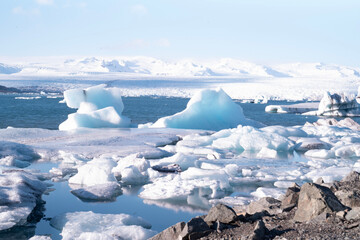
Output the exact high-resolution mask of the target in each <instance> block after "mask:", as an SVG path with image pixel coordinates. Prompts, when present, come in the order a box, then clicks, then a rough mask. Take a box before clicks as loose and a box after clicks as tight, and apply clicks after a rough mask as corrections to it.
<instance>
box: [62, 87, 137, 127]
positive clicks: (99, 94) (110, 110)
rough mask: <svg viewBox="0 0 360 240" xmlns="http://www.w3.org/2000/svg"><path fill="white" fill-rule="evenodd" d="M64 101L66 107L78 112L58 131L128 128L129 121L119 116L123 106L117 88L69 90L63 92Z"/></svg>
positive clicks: (71, 115) (70, 115) (69, 117)
mask: <svg viewBox="0 0 360 240" xmlns="http://www.w3.org/2000/svg"><path fill="white" fill-rule="evenodd" d="M64 99H65V102H66V104H67V105H68V107H70V108H77V109H78V110H77V112H76V113H72V114H69V116H68V119H67V120H66V121H65V122H63V123H61V124H60V125H59V129H60V130H70V129H76V128H79V127H88V128H104V127H129V126H130V119H129V118H127V117H125V116H122V115H121V114H122V111H123V110H124V105H123V103H122V99H121V91H120V89H119V88H106V85H105V84H101V85H98V86H94V87H89V88H87V89H71V90H67V91H65V92H64Z"/></svg>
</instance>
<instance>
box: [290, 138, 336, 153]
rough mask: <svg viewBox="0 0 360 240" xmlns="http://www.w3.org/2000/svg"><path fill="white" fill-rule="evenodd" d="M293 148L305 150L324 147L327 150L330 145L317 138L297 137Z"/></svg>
mask: <svg viewBox="0 0 360 240" xmlns="http://www.w3.org/2000/svg"><path fill="white" fill-rule="evenodd" d="M296 144H297V145H296V147H295V149H296V150H297V151H307V150H312V149H326V150H329V149H330V148H331V145H330V144H328V143H325V142H323V141H321V140H320V139H318V138H299V139H298V140H297V141H296Z"/></svg>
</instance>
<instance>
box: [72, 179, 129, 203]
mask: <svg viewBox="0 0 360 240" xmlns="http://www.w3.org/2000/svg"><path fill="white" fill-rule="evenodd" d="M71 187H74V185H71ZM71 193H72V194H74V195H75V196H76V197H78V198H80V199H81V200H83V201H85V202H87V201H114V200H115V199H116V197H118V196H119V195H121V194H122V191H121V186H120V185H119V184H118V183H116V182H111V183H103V184H97V185H93V186H83V187H80V188H76V189H74V190H71Z"/></svg>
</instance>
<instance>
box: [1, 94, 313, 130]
mask: <svg viewBox="0 0 360 240" xmlns="http://www.w3.org/2000/svg"><path fill="white" fill-rule="evenodd" d="M24 96H25V97H40V98H39V99H16V97H24ZM60 100H62V98H47V97H46V96H41V95H36V94H33V95H20V94H0V128H6V127H8V126H11V127H16V128H46V129H58V126H59V124H60V123H61V122H63V121H65V120H66V119H67V115H68V114H70V113H73V112H75V111H76V110H75V109H70V108H68V107H67V106H66V104H64V103H59V101H60ZM188 101H189V99H186V98H168V97H149V96H145V97H123V102H124V106H125V109H124V112H123V115H125V116H127V117H130V118H131V119H132V122H133V123H134V124H140V123H148V122H155V121H156V120H157V119H159V118H161V117H164V116H169V115H172V114H174V113H177V112H180V111H182V110H184V109H185V108H186V104H187V102H188ZM297 103H299V102H297ZM238 104H239V105H241V107H242V108H243V110H244V114H245V116H246V117H248V118H250V119H253V120H256V121H259V122H262V123H264V124H266V125H283V126H294V125H303V124H304V123H305V122H314V121H316V120H317V119H318V117H316V116H303V115H299V114H271V113H266V112H265V107H266V105H265V104H253V103H238ZM270 104H271V105H273V104H281V105H286V104H293V102H292V103H289V102H285V101H269V103H268V105H270Z"/></svg>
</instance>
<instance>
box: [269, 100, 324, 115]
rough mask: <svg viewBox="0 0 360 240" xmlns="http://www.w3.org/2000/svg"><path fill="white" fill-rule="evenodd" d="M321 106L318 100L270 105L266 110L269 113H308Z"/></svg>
mask: <svg viewBox="0 0 360 240" xmlns="http://www.w3.org/2000/svg"><path fill="white" fill-rule="evenodd" d="M318 106H319V103H318V102H311V103H297V104H290V105H268V106H266V107H265V112H269V113H306V112H310V111H315V110H316V109H317V108H318Z"/></svg>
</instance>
